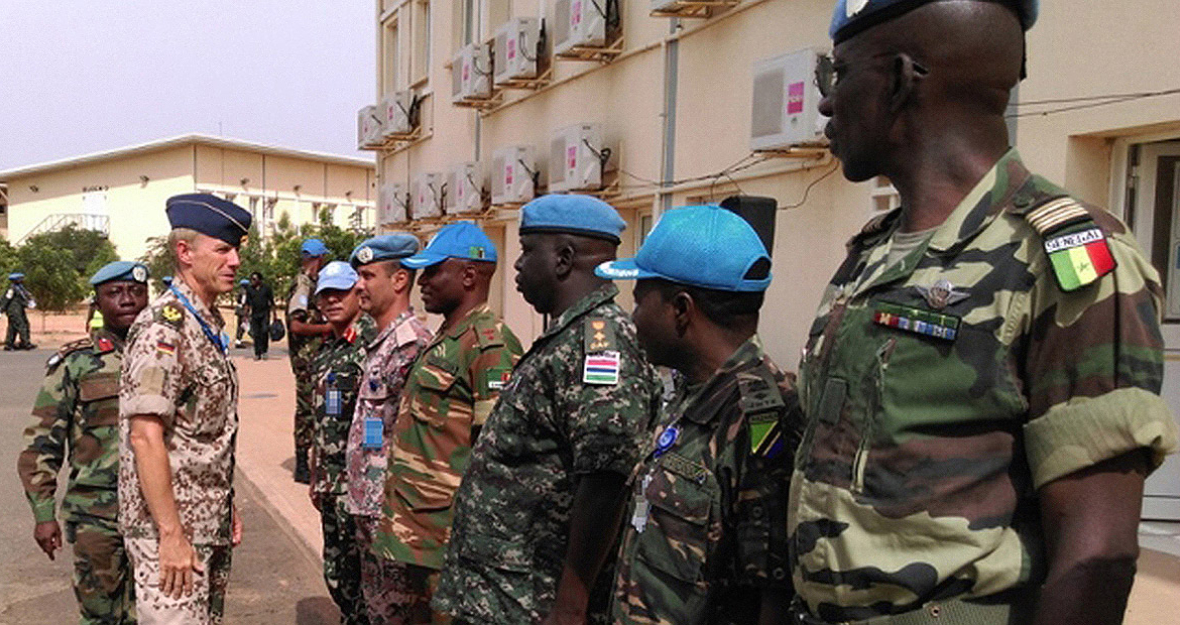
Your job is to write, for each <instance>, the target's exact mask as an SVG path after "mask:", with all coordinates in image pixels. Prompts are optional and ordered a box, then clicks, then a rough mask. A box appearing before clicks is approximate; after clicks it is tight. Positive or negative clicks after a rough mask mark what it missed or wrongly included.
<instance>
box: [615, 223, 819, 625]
mask: <svg viewBox="0 0 1180 625" xmlns="http://www.w3.org/2000/svg"><path fill="white" fill-rule="evenodd" d="M597 273H598V275H599V276H602V277H604V278H614V277H620V278H628V279H630V278H636V279H639V282H638V284H637V285H636V287H635V312H634V313H633V314H632V318H633V319H634V320H635V326H636V329H637V331H638V335H639V343H640V345H642V346H643V351H644V353H646V354H647V357H648V360H650V361H651V362H652V363H653V364H656V365H664V366H668V367H672V368H674V369H676V370H677V371H679V372H680V373H681V374H683V382H684V383H682V384H680V385H679V388H677V392H676V394H675V395H674V396H673V398H672V400H671V401H670V402H669V403H668V404H667V405H665V406H664V408H663V410H661V414H660V426H659V428H658V429H657V431H656V434H655V436H654V438H653V445H652V446H650V447H649V449H650V451H648V452H647V454H646V457H645V460H644V461H643V462H642V463H641V464H640V465H639V467H637V469H636V472H635V475H634V476H633V478H632V491H633V493H634V495H633V499H632V501H631V505H630V507H629V509H630V512H631V514H630V515H629V517H625V518H629V519H630V522H629V523H628V524H627V525H625V526H624V529H623V538H622V547H621V550H620V553H619V566H618V570H617V572H616V575H615V596H614V603H613V605H612V609H611V617H612V619H613V621H614V622H615V623H617V624H619V625H694V624H699V625H705V624H734V625H737V624H750V625H753V624H754V623H771V622H775V623H786V622H788V617H789V610H788V608H789V606H790V599H791V596H792V594H793V592H792V590H791V581H790V577H789V575H788V569H787V540H786V520H787V490H788V485H789V483H790V479H791V465H792V463H791V459H792V458H793V456H794V450H795V446H796V445H797V444H798V442H799V434H800V433H801V432H802V429H803V428H802V423H803V419H802V414H801V413H800V411H799V403H798V399H797V396H796V394H795V387H794V376H789V375H787V374H784V373H783V372H782V371H780V370H779V368H778V367H777V366H775V364H774V363H773V362H771V360H770V358H768V357H767V356H766V354H764V353H763V352H762V344H761V342H760V341H759V340H758V337H757V335H756V332H757V329H758V310H759V309H760V308H761V306H762V302H763V296H764V292H765V290H766V288H767V287H768V286H769V285H770V279H771V276H770V257H769V255H768V254H767V252H766V248H765V247H763V245H762V242H761V240H759V238H758V234H757V233H756V232H755V231H754V229H753V228H751V227H750V225H749V224H747V223H746V222H745V221H744V220H742V218H741V217H739V216H737V215H736V214H734V213H732V212H729V211H727V210H725V209H723V208H720V207H717V206H697V207H688V208H680V209H676V210H673V211H670V212H668V213H666V214H665V215H664V216H663V217H662V218H661V219H660V221H659V223H658V224H657V225H656V227H655V229H654V230H653V231H652V233H651V234H650V235H649V236H648V238H647V240H646V241H645V242H644V244H643V247H642V249H640V250H639V253H638V254H637V255H636V256H635V258H634V259H627V260H620V261H616V262H611V263H604V264H603V265H601V266H600V267H599V268H598V270H597Z"/></svg>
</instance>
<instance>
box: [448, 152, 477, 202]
mask: <svg viewBox="0 0 1180 625" xmlns="http://www.w3.org/2000/svg"><path fill="white" fill-rule="evenodd" d="M483 187H484V184H483V176H482V175H481V172H480V166H479V163H476V162H474V161H466V162H463V163H455V164H454V165H452V166H451V169H450V170H449V171H448V172H447V199H446V211H447V214H448V215H455V214H459V213H476V212H479V210H480V209H481V208H483Z"/></svg>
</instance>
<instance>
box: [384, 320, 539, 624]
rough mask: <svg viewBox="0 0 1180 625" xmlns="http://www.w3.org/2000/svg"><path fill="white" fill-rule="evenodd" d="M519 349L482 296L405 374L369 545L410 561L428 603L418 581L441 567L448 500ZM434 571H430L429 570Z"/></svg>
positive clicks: (447, 528)
mask: <svg viewBox="0 0 1180 625" xmlns="http://www.w3.org/2000/svg"><path fill="white" fill-rule="evenodd" d="M522 351H523V350H522V349H521V347H520V341H519V340H517V338H516V335H515V334H513V333H512V330H511V329H510V328H508V326H506V325H504V323H503V321H501V320H500V319H499V318H498V317H497V316H496V313H494V312H492V309H491V308H488V306H487V304H483V305H481V306H479V307H477V308H475V309H473V310H471V311H470V312H469V313H468V314H467V316H466V317H464V318H463V319H462V320H460V321H459V322H458V323H457V324H455V327H453V328H450V329H448V330H447V331H446V332H445V333H440V334H438V335H437V336H435V337H434V340H432V341H431V343H430V345H429V346H428V347H427V348H426V349H425V350H424V351H423V352H422V354H421V355H420V356H419V357H418V359H417V360H416V361H414V367H413V368H412V369H411V370H410V374H409V376H407V378H406V385H405V387H404V388H403V389H402V393H401V399H400V402H399V404H400V405H399V408H398V417H397V423H396V425H395V426H394V428H393V433H392V439H393V441H392V444H393V450H392V451H391V452H390V458H391V461H392V464H391V465H390V467H389V473H388V475H387V476H386V478H385V504H384V506H383V508H382V515H381V524H380V526H379V527H378V530H377V538H376V541H375V542H374V544H373V550H374V551H375V552H377V554H378V555H380V556H382V557H384V558H386V559H389V560H397V561H399V562H404V563H407V564H409V565H410V566H409V571H410V573H411V575H410V577H411V578H412V580H413V581H417V582H422V583H418V584H415V588H413V589H412V591H414V592H415V594H417V595H418V596H420V597H421V599H422V604H423V607H422V608H421V610H422V611H426V610H428V608H426V607H425V606H427V605H429V603H430V594H431V589H430V588H429V587H428V585H427V584H426V583H425V580H426V578H427V577H432V574H433V573H434V572H435V571H438V570H439V569H441V568H442V564H443V553H444V552H445V551H446V544H447V539H448V537H449V536H450V533H451V521H452V516H453V508H452V507H451V503H452V500H453V499H454V496H455V490H456V489H458V488H459V479H460V478H462V477H463V472H464V471H465V470H466V469H467V464H468V462H469V461H470V459H471V444H472V438H473V434H477V433H478V429H479V428H481V427H483V424H484V422H485V421H487V418H488V415H489V414H491V412H492V406H494V405H495V404H496V399H497V398H499V396H500V389H501V388H503V386H504V383H505V382H506V381H507V380H508V377H509V374H510V373H511V372H512V367H513V365H515V364H516V361H517V360H519V359H520V354H521V352H522ZM435 579H436V578H435Z"/></svg>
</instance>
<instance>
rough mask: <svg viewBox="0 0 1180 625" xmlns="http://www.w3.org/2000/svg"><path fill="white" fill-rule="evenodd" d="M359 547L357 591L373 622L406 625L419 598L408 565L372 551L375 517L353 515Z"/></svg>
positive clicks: (380, 624)
mask: <svg viewBox="0 0 1180 625" xmlns="http://www.w3.org/2000/svg"><path fill="white" fill-rule="evenodd" d="M352 518H353V520H354V521H355V523H356V530H357V531H356V537H357V546H358V547H359V548H360V550H361V593H362V595H363V596H364V598H365V605H366V606H368V608H369V622H370V623H372V624H373V625H409V624H410V623H414V622H416V621H414V620H413V619H412V616H413V614H414V612H415V605H416V604H418V603H420V602H421V598H420V597H419V596H418V595H417V594H416V593H415V592H413V586H412V580H411V579H410V572H409V570H408V567H407V566H406V565H405V564H403V563H401V562H395V561H393V560H387V559H385V558H382V557H381V556H379V555H377V554H375V553H373V551H372V545H373V537H374V536H375V535H376V532H377V524H378V522H379V521H380V519H379V518H378V517H369V516H353V517H352Z"/></svg>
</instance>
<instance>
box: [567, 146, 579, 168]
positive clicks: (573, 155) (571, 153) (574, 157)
mask: <svg viewBox="0 0 1180 625" xmlns="http://www.w3.org/2000/svg"><path fill="white" fill-rule="evenodd" d="M565 157H566V159H568V160H569V168H570V169H577V168H578V146H576V145H571V146H570V147H568V148H566V150H565Z"/></svg>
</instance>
